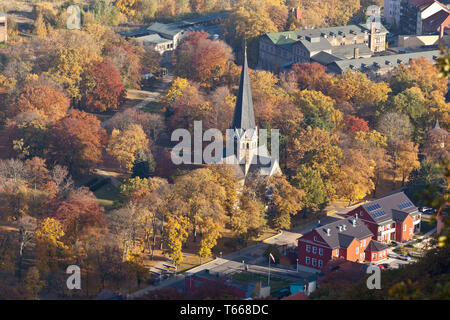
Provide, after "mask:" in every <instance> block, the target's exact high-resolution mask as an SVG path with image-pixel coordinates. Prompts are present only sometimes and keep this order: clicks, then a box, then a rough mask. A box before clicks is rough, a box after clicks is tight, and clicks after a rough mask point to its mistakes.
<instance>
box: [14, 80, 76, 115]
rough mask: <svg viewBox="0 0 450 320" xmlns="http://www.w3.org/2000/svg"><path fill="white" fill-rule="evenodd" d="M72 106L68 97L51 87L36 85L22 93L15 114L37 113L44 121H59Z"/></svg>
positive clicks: (26, 88) (24, 89) (15, 107)
mask: <svg viewBox="0 0 450 320" xmlns="http://www.w3.org/2000/svg"><path fill="white" fill-rule="evenodd" d="M69 106H70V100H69V99H68V98H67V96H66V95H65V94H64V93H62V92H60V91H58V90H56V89H54V88H51V87H47V86H44V85H39V84H38V85H34V86H30V87H25V88H23V90H22V91H21V93H20V95H19V97H18V99H17V102H16V104H15V106H14V109H15V114H17V113H19V112H28V111H36V112H37V113H38V114H39V115H40V116H41V117H42V118H43V119H47V118H48V119H51V120H59V119H61V118H62V117H64V116H65V115H66V113H67V110H68V109H69Z"/></svg>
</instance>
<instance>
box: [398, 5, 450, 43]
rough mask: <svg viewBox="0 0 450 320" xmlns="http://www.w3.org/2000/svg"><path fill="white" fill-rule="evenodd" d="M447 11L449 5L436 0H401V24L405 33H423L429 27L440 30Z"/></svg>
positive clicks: (444, 21)
mask: <svg viewBox="0 0 450 320" xmlns="http://www.w3.org/2000/svg"><path fill="white" fill-rule="evenodd" d="M446 12H448V10H447V7H446V6H445V5H443V4H442V3H440V2H439V1H436V0H401V8H400V26H401V28H402V31H403V33H404V34H415V35H421V34H424V31H426V30H428V29H429V28H435V31H436V32H437V31H439V32H440V26H442V25H443V24H444V25H445V24H446V19H447V17H445V13H446ZM442 30H444V29H442Z"/></svg>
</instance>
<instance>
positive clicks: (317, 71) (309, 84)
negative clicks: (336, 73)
mask: <svg viewBox="0 0 450 320" xmlns="http://www.w3.org/2000/svg"><path fill="white" fill-rule="evenodd" d="M289 73H290V74H292V75H293V77H294V79H295V80H296V81H297V84H298V88H299V89H300V90H305V89H308V90H316V91H322V92H326V89H327V87H328V86H329V84H330V82H331V79H332V77H331V76H330V75H329V74H328V73H326V68H325V67H324V66H323V65H321V64H320V63H317V62H313V63H296V64H294V65H293V66H292V70H291V71H290V72H289Z"/></svg>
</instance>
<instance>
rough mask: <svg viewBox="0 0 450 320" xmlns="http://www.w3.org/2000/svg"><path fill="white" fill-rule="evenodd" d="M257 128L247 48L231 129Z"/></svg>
mask: <svg viewBox="0 0 450 320" xmlns="http://www.w3.org/2000/svg"><path fill="white" fill-rule="evenodd" d="M255 127H256V125H255V115H254V113H253V100H252V89H251V86H250V77H249V75H248V63H247V46H245V50H244V64H243V66H242V72H241V82H240V84H239V93H238V96H237V100H236V108H235V109H234V116H233V124H232V125H231V129H244V130H247V129H253V128H255Z"/></svg>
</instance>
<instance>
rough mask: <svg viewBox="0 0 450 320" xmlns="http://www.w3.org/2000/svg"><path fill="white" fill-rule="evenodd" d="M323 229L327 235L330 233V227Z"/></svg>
mask: <svg viewBox="0 0 450 320" xmlns="http://www.w3.org/2000/svg"><path fill="white" fill-rule="evenodd" d="M325 231H326V233H327V236H329V235H330V228H326V229H325Z"/></svg>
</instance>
